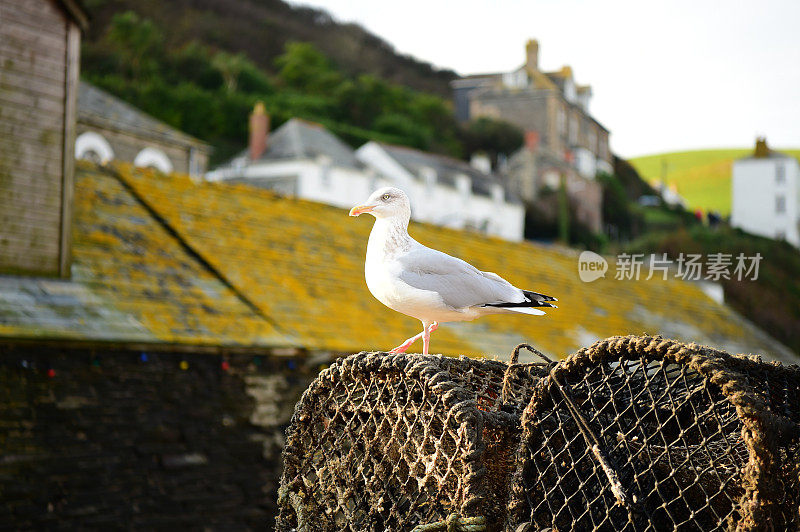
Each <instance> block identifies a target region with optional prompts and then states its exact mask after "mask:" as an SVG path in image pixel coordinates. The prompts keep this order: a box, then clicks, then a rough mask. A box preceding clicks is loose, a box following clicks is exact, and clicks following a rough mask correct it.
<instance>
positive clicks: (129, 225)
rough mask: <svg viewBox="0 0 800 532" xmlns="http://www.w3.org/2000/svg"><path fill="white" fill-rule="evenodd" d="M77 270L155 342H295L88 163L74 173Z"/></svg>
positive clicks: (76, 275)
mask: <svg viewBox="0 0 800 532" xmlns="http://www.w3.org/2000/svg"><path fill="white" fill-rule="evenodd" d="M72 269H73V278H72V283H74V284H77V285H81V286H84V287H86V288H88V289H89V290H90V291H91V294H92V295H93V296H94V297H96V298H97V299H98V300H99V301H100V302H101V303H102V305H103V306H104V307H105V308H106V309H111V310H113V311H114V313H116V314H117V315H119V316H123V317H124V318H125V319H127V320H129V321H131V322H134V323H136V324H137V326H138V327H139V328H140V329H143V331H145V332H146V333H147V337H148V339H150V340H152V341H158V342H168V343H183V344H212V345H247V346H257V345H265V346H272V345H286V344H288V343H291V340H288V339H286V338H285V337H283V336H282V335H281V334H279V333H278V332H277V331H276V330H275V328H274V327H273V326H272V325H271V324H270V323H269V322H268V321H267V320H265V319H264V318H263V317H260V316H259V315H258V314H257V313H255V312H254V311H253V310H252V309H250V308H249V307H248V306H247V305H246V304H245V303H244V302H242V301H241V300H240V299H239V298H238V297H237V295H236V294H235V293H234V291H233V290H231V289H230V288H228V287H226V286H225V285H224V284H223V283H221V282H220V281H219V279H217V278H216V277H215V276H214V275H213V273H211V272H210V271H208V270H207V269H206V268H204V267H203V266H202V264H201V263H199V262H198V261H197V260H195V259H194V258H193V257H191V255H190V254H188V253H187V251H186V250H185V249H183V248H182V247H181V244H180V242H179V241H178V240H177V239H176V238H175V237H174V236H172V235H170V234H169V233H168V231H167V230H166V229H165V228H164V227H162V225H160V224H159V223H158V221H157V220H156V219H154V218H153V217H152V216H151V214H150V213H149V212H148V211H147V209H146V208H145V207H144V206H143V205H142V204H140V203H139V202H138V201H137V200H136V199H135V198H134V197H133V196H132V195H131V194H130V193H129V192H128V190H126V188H125V187H124V186H123V184H122V183H121V182H120V181H119V180H118V179H117V178H116V177H114V176H113V175H111V174H109V173H108V172H107V171H103V170H98V169H94V168H93V167H91V166H88V165H85V164H81V165H79V167H78V171H77V172H76V182H75V221H74V225H73V268H72ZM114 339H115V340H117V341H123V340H126V338H124V335H122V337H118V338H114Z"/></svg>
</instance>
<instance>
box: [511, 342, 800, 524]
mask: <svg viewBox="0 0 800 532" xmlns="http://www.w3.org/2000/svg"><path fill="white" fill-rule="evenodd" d="M799 375H800V372H798V369H797V368H796V367H782V366H779V365H771V364H765V363H762V362H760V361H757V360H751V359H747V358H743V357H733V356H730V355H728V354H726V353H723V352H720V351H716V350H713V349H709V348H706V347H701V346H699V345H696V344H690V345H686V344H682V343H679V342H674V341H670V340H664V339H662V338H660V337H648V336H644V337H636V336H628V337H614V338H609V339H607V340H604V341H601V342H598V343H596V344H594V345H592V346H591V347H588V348H585V349H581V350H580V351H578V352H577V353H575V354H574V355H572V356H570V357H569V358H568V359H567V360H565V361H564V362H563V363H560V364H558V365H556V366H554V367H553V368H552V371H551V372H550V375H549V376H548V377H547V378H545V379H542V380H541V381H540V382H539V384H538V385H537V386H536V389H535V391H534V393H533V397H532V398H531V401H530V404H529V405H528V407H527V408H526V410H525V413H524V415H523V418H522V426H523V434H522V437H521V442H520V449H519V451H518V455H517V458H518V464H519V467H518V469H517V471H516V473H515V475H514V478H513V482H512V495H511V500H510V503H509V520H508V522H507V525H506V530H508V531H515V532H516V531H523V530H539V529H543V528H553V529H558V530H583V529H597V530H673V529H681V530H683V529H702V530H705V529H712V528H713V529H717V528H728V529H736V530H761V529H767V528H773V529H775V530H787V529H797V528H798V527H800V515H798V511H799V510H798V498H800V475H799V474H798V472H799V470H800V466H799V465H798V457H799V456H800V455H799V454H798V449H799V447H798V437H800V429H799V428H798V427H800V425H798V415H800V414H799V413H798V404H800V378H798V377H799ZM570 405H573V406H570ZM576 412H577V414H576ZM581 418H583V419H585V423H586V425H587V426H588V428H589V431H590V432H591V433H592V435H591V436H592V437H596V442H597V443H598V445H596V447H597V449H596V450H593V449H592V447H595V446H594V445H592V439H591V437H588V436H587V435H586V434H585V430H584V431H583V432H582V430H581V427H580V426H579V425H580V424H581ZM615 480H616V481H617V482H616V483H615Z"/></svg>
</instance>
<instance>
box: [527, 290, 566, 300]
mask: <svg viewBox="0 0 800 532" xmlns="http://www.w3.org/2000/svg"><path fill="white" fill-rule="evenodd" d="M522 293H523V294H525V297H527V298H528V299H538V300H541V301H558V299H556V298H555V297H553V296H548V295H546V294H540V293H539V292H533V291H531V290H523V291H522Z"/></svg>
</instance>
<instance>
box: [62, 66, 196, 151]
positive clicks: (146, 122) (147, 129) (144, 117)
mask: <svg viewBox="0 0 800 532" xmlns="http://www.w3.org/2000/svg"><path fill="white" fill-rule="evenodd" d="M78 121H79V122H84V123H88V124H93V125H96V126H99V127H103V128H107V129H111V130H114V131H122V132H126V133H130V134H132V135H137V136H139V137H144V138H152V139H155V140H158V141H161V142H163V143H165V144H177V145H179V146H186V147H194V148H197V149H200V150H203V151H210V149H211V148H210V146H209V145H208V144H206V143H205V142H203V141H201V140H199V139H196V138H194V137H192V136H191V135H187V134H186V133H183V132H182V131H178V130H177V129H175V128H174V127H172V126H169V125H167V124H165V123H164V122H161V121H160V120H156V119H155V118H153V117H152V116H150V115H148V114H147V113H145V112H144V111H142V110H140V109H137V108H136V107H134V106H132V105H131V104H129V103H127V102H124V101H122V100H120V99H119V98H117V97H116V96H113V95H111V94H109V93H107V92H106V91H104V90H103V89H100V88H98V87H95V86H94V85H92V84H91V83H88V82H86V81H81V82H80V87H79V89H78Z"/></svg>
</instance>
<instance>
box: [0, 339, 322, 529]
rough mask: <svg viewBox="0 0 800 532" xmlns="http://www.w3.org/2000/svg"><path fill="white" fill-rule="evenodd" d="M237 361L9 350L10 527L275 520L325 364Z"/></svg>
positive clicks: (3, 463) (4, 506)
mask: <svg viewBox="0 0 800 532" xmlns="http://www.w3.org/2000/svg"><path fill="white" fill-rule="evenodd" d="M224 360H225V361H227V364H226V365H223V363H222V362H223V358H222V357H220V356H218V355H208V354H178V353H143V352H139V351H136V352H132V351H110V350H95V351H92V350H88V349H71V350H66V349H58V348H45V347H20V346H3V345H0V382H1V383H2V386H0V449H1V450H2V452H1V454H0V529H6V527H8V529H28V528H50V527H58V528H87V527H88V528H101V529H111V528H114V529H116V528H148V529H151V528H159V529H163V528H181V529H203V528H210V529H231V528H234V529H245V528H257V529H264V528H267V529H270V528H272V526H273V521H274V516H275V508H276V507H275V502H276V497H277V486H278V482H279V479H280V468H281V465H280V464H281V456H280V452H281V450H282V448H283V441H284V440H283V437H284V436H283V434H284V429H285V427H286V426H287V425H288V423H289V420H290V417H291V414H292V412H293V408H294V404H295V402H296V401H297V400H298V399H299V397H300V394H301V393H302V391H303V390H304V389H305V388H306V386H307V385H308V383H309V382H310V380H311V379H312V378H313V376H315V374H316V371H317V369H318V368H316V367H315V368H312V369H309V368H307V367H306V365H305V364H304V363H303V362H302V360H300V359H286V358H275V357H269V356H263V357H255V356H252V355H236V356H231V357H229V358H226V359H224ZM182 362H186V363H187V364H188V366H185V367H186V369H182Z"/></svg>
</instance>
